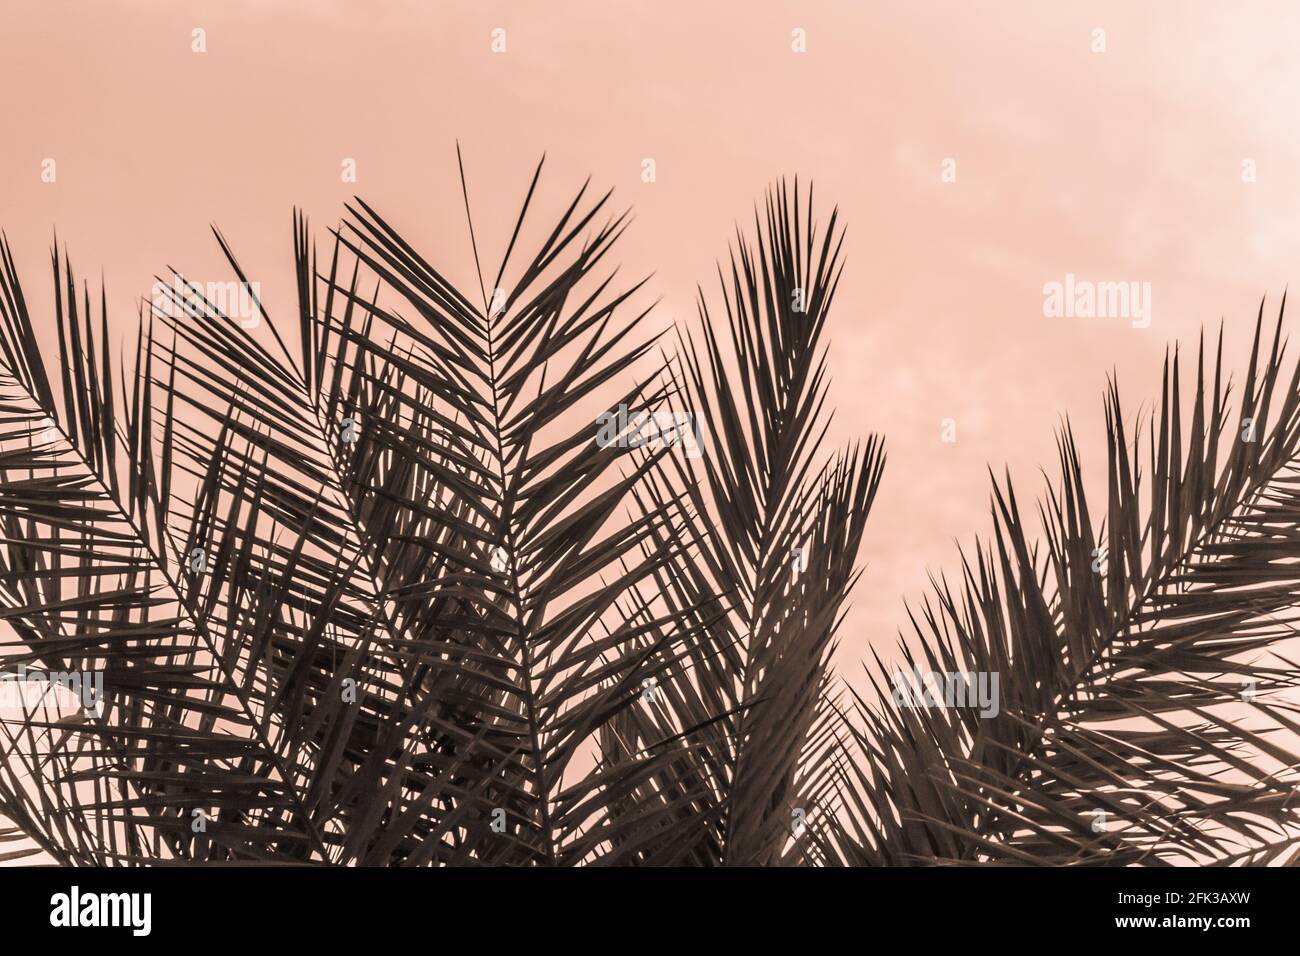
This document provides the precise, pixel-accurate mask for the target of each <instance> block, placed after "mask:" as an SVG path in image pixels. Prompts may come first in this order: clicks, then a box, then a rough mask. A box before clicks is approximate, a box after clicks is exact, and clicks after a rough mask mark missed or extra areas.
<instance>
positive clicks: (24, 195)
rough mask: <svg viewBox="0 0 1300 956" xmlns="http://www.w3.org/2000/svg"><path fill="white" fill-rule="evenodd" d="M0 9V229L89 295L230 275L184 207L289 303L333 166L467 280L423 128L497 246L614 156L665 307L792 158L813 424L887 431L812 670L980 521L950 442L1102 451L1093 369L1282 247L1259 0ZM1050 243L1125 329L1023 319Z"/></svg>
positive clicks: (669, 309)
mask: <svg viewBox="0 0 1300 956" xmlns="http://www.w3.org/2000/svg"><path fill="white" fill-rule="evenodd" d="M715 7H717V8H718V9H715ZM738 10H743V15H739V16H738V15H737V11H738ZM2 22H3V27H2V29H3V33H0V115H2V116H3V117H4V120H5V132H4V136H3V137H0V225H2V226H3V228H4V229H5V230H6V231H7V233H8V236H9V239H10V241H11V242H12V243H13V245H14V249H15V255H16V258H17V260H18V265H19V268H20V269H21V270H22V273H23V275H24V276H25V277H26V283H27V285H28V287H29V289H31V290H32V291H34V292H35V291H39V293H40V294H39V295H35V296H33V298H34V300H35V303H36V304H37V305H44V304H45V303H46V302H47V301H48V298H49V296H48V292H49V276H48V247H49V243H50V238H51V235H52V230H53V229H54V228H55V227H57V229H58V231H59V236H60V240H61V241H66V242H67V243H68V245H69V247H70V250H71V253H72V257H73V262H74V265H76V266H77V268H78V269H79V270H80V271H81V273H82V274H83V275H85V276H87V277H88V278H90V279H92V280H93V279H96V278H97V277H98V275H99V273H100V270H101V269H102V270H103V274H104V276H105V277H106V281H107V284H108V290H109V304H110V312H111V313H112V314H115V315H116V316H117V317H118V319H119V320H122V324H121V325H120V326H119V327H122V328H124V327H126V323H127V322H133V321H134V306H133V302H134V301H135V299H136V298H137V297H138V296H140V295H143V294H145V293H147V292H148V290H149V287H150V285H151V283H152V277H153V275H154V273H155V272H159V271H161V270H163V268H164V266H165V265H167V264H171V265H175V266H177V267H178V268H180V269H182V270H183V271H185V272H186V273H187V274H191V275H195V276H202V277H203V278H213V279H225V278H228V276H227V275H226V274H225V273H224V272H217V271H215V270H216V267H217V266H218V263H219V260H218V254H217V250H216V246H215V243H213V242H212V240H211V238H210V236H209V234H208V231H207V227H208V224H209V223H210V222H211V223H216V224H218V225H220V227H221V228H222V230H223V231H224V232H225V234H226V236H227V237H228V238H229V240H230V241H231V243H232V244H233V246H234V247H235V250H236V252H237V253H238V255H239V256H240V258H241V260H242V261H243V262H244V264H245V266H246V267H247V268H248V269H249V271H250V274H251V277H252V278H254V279H255V280H258V281H260V283H261V285H262V290H263V294H264V298H265V299H266V301H267V305H268V308H269V309H270V310H271V313H272V315H277V316H280V317H281V318H282V320H283V322H284V328H286V329H288V330H292V329H293V328H294V326H293V318H292V309H293V303H294V290H293V286H292V274H291V271H290V266H291V252H292V247H291V242H290V231H289V225H290V210H291V208H292V207H293V206H294V205H298V206H301V207H303V208H305V209H306V210H307V211H308V212H309V213H310V214H311V215H312V216H313V217H314V222H315V224H316V225H317V227H319V228H321V229H323V228H324V227H325V226H328V225H330V224H332V223H333V222H334V221H335V220H336V219H337V217H338V216H339V214H340V213H341V210H342V203H343V202H344V201H345V200H346V199H347V198H349V197H350V196H351V195H352V194H353V193H354V192H355V193H358V194H360V195H361V196H363V197H364V198H365V199H366V200H367V201H368V202H369V203H371V204H372V205H373V206H375V207H376V208H377V209H379V210H380V211H381V212H383V213H384V214H385V215H389V216H391V218H392V219H393V221H394V222H395V223H396V224H397V225H398V226H399V227H400V228H402V229H403V230H404V231H405V232H406V233H407V234H408V235H409V236H410V237H411V238H412V239H413V240H414V241H415V242H416V243H417V245H419V246H420V247H421V249H422V250H424V251H425V252H426V253H427V254H428V256H429V257H430V258H431V259H434V260H436V261H441V262H447V263H451V264H452V266H453V268H452V272H453V274H455V275H457V276H458V277H459V278H460V279H461V280H462V281H463V282H464V283H465V284H466V285H470V284H472V283H473V281H474V280H473V279H472V272H470V271H468V260H467V259H466V258H465V256H466V249H467V246H466V239H465V231H464V220H463V212H462V211H461V209H460V205H459V204H460V196H459V192H458V185H457V180H456V176H455V145H454V144H455V142H456V140H459V141H460V142H461V144H462V147H463V149H464V151H465V158H466V164H467V167H468V169H469V173H470V177H471V190H472V192H473V193H474V196H473V198H474V204H475V215H476V220H477V222H478V224H479V226H480V227H481V228H482V230H483V232H482V233H481V234H480V241H481V242H483V243H484V245H485V246H487V247H489V248H492V249H494V250H495V251H497V252H498V253H499V251H500V248H501V243H502V240H503V238H504V237H503V236H502V235H501V234H502V232H503V231H504V230H506V229H507V228H508V226H509V224H510V215H511V214H512V213H513V212H514V210H515V208H516V207H517V204H518V202H519V201H520V199H521V197H522V193H523V190H524V188H525V186H526V184H527V178H528V176H529V175H530V173H531V170H532V167H533V165H534V163H535V162H536V160H537V158H538V157H539V156H540V155H541V154H542V153H543V152H545V153H547V155H548V170H549V172H548V175H547V177H546V183H547V185H548V189H549V190H551V191H552V192H551V195H552V196H553V197H556V198H561V197H563V196H564V195H565V194H566V193H568V192H569V191H571V190H572V189H574V188H576V187H577V185H579V184H580V182H581V180H582V179H583V178H584V177H585V176H586V175H587V174H591V175H592V176H593V181H594V185H595V186H597V187H600V188H602V189H603V188H608V187H614V188H615V190H616V192H615V198H616V200H617V201H618V202H620V203H621V204H622V205H631V206H633V207H635V210H636V222H635V224H634V225H633V228H632V230H631V231H630V232H629V233H628V235H627V237H626V239H625V241H624V242H623V244H622V261H623V262H624V263H625V266H626V272H627V274H628V276H629V277H631V276H639V275H641V274H644V273H647V272H651V271H653V272H654V273H655V277H654V278H653V280H652V282H651V286H652V288H653V290H654V291H655V292H656V293H657V294H659V295H662V297H663V303H662V306H661V311H660V316H659V320H660V322H661V323H664V324H666V323H668V322H670V321H671V320H672V319H674V318H682V319H686V320H693V318H694V308H693V304H692V301H693V291H694V283H695V282H696V281H697V280H701V281H704V280H708V279H709V278H710V277H711V276H712V274H713V263H714V261H715V259H717V258H718V257H719V256H721V255H723V254H724V253H725V250H726V243H727V241H728V240H729V238H730V236H731V234H732V228H733V223H734V222H735V221H736V220H737V219H742V220H747V219H748V217H749V211H750V209H751V207H752V204H753V203H754V201H755V200H757V199H758V198H759V197H760V196H761V194H762V191H763V189H764V187H765V185H766V184H767V183H768V182H769V181H771V180H772V179H773V178H774V177H777V176H780V175H782V174H795V173H797V174H799V176H800V177H801V179H804V178H811V179H813V180H814V181H815V182H816V186H817V193H818V196H819V197H820V200H821V202H822V203H823V204H829V203H830V202H837V203H838V204H839V205H840V207H841V211H842V213H843V215H844V217H845V218H846V220H847V223H848V230H849V231H848V241H847V244H846V250H847V256H848V267H847V270H846V273H845V279H844V281H843V284H842V287H841V291H840V294H839V298H838V300H837V303H836V308H835V310H834V312H833V314H832V316H831V320H830V339H831V353H830V364H831V370H832V374H833V382H832V391H831V396H832V400H833V403H834V404H835V405H836V406H837V407H838V411H837V414H836V420H835V424H834V426H833V428H832V431H831V435H830V441H831V442H833V443H834V444H841V443H844V442H847V441H848V440H850V439H851V438H853V437H856V436H859V435H864V434H865V433H866V432H868V431H881V432H884V433H885V435H886V436H887V446H888V450H889V465H888V468H887V470H886V473H885V478H884V483H883V487H882V491H881V494H880V496H879V498H878V499H877V503H876V507H875V511H874V513H873V516H872V519H871V521H870V523H869V525H868V531H867V540H866V544H865V547H864V550H863V555H862V558H863V561H864V562H866V563H867V565H868V569H867V573H866V575H865V577H864V578H863V581H862V583H861V585H860V586H859V588H858V590H857V592H856V593H855V597H854V610H853V612H852V613H851V614H850V616H849V619H848V621H847V623H846V625H845V628H844V630H843V632H842V635H841V641H842V644H843V648H842V652H841V662H842V663H843V664H844V665H846V666H845V670H847V671H856V665H855V664H853V661H854V660H855V659H856V658H858V657H860V656H861V655H862V653H863V652H864V651H865V649H866V648H867V646H868V645H869V644H871V643H875V644H876V645H877V647H880V648H881V649H882V650H883V649H887V648H888V647H889V646H890V645H892V643H893V637H894V634H895V633H896V631H897V628H898V626H899V625H900V624H901V623H902V622H903V621H904V620H905V617H904V613H903V599H904V598H905V597H907V598H911V599H914V598H915V597H917V596H918V595H919V594H921V593H922V591H923V589H924V586H925V580H926V571H927V569H930V570H934V571H940V570H943V569H952V568H954V567H955V557H956V549H955V547H954V541H960V542H962V543H963V544H969V543H970V542H971V541H972V540H973V538H974V536H975V535H976V534H977V533H978V534H983V533H985V532H986V531H987V529H988V525H989V522H988V518H987V515H988V479H987V471H986V466H992V467H993V468H994V469H995V470H996V471H998V472H999V473H1000V472H1001V470H1002V468H1003V466H1004V465H1005V466H1009V467H1010V468H1011V471H1012V474H1013V476H1015V477H1016V478H1017V479H1018V482H1019V489H1020V492H1021V494H1022V495H1024V496H1025V497H1026V498H1028V497H1029V496H1030V495H1031V493H1037V492H1038V491H1039V489H1040V488H1041V487H1042V479H1041V477H1040V475H1039V474H1038V468H1039V467H1040V466H1043V467H1048V466H1051V467H1050V468H1049V473H1050V474H1052V475H1053V476H1055V471H1054V468H1055V444H1054V437H1053V430H1054V428H1055V427H1056V425H1057V424H1058V422H1059V421H1060V419H1061V416H1063V415H1064V414H1066V413H1067V412H1068V413H1069V414H1070V415H1071V419H1072V421H1073V423H1074V425H1075V427H1076V431H1077V433H1078V436H1079V438H1080V441H1081V444H1082V447H1083V450H1084V453H1085V455H1088V453H1089V452H1090V451H1091V453H1092V454H1091V457H1089V458H1085V465H1087V464H1089V463H1091V464H1092V466H1093V468H1094V469H1095V468H1096V467H1097V466H1100V465H1104V457H1103V454H1104V451H1103V447H1102V446H1101V445H1100V444H1099V441H1098V439H1099V436H1100V434H1101V425H1102V421H1103V419H1102V411H1101V396H1102V389H1103V386H1104V383H1105V375H1106V373H1107V372H1108V371H1109V370H1110V369H1112V368H1114V369H1116V370H1117V372H1118V374H1119V377H1120V382H1121V385H1122V386H1123V390H1124V394H1125V396H1126V398H1127V402H1128V403H1129V409H1130V412H1131V413H1132V412H1135V411H1136V410H1137V408H1138V406H1139V404H1141V403H1149V402H1150V401H1151V400H1152V399H1154V398H1157V397H1158V394H1159V392H1158V388H1159V377H1158V376H1159V362H1160V358H1161V355H1162V353H1163V349H1164V347H1165V344H1166V343H1167V342H1169V341H1171V340H1178V339H1181V340H1182V341H1184V342H1185V343H1187V344H1188V345H1192V344H1194V339H1195V335H1196V333H1197V330H1198V329H1199V328H1200V327H1201V326H1202V325H1207V326H1209V325H1212V326H1216V327H1217V323H1218V321H1219V319H1220V317H1223V318H1225V319H1226V320H1227V322H1228V323H1229V335H1230V342H1231V343H1232V353H1231V354H1232V359H1233V367H1236V368H1240V364H1241V363H1240V361H1239V359H1240V356H1241V350H1242V348H1243V346H1244V342H1243V340H1244V338H1245V337H1246V335H1247V334H1248V332H1249V329H1250V327H1251V324H1252V322H1253V318H1254V313H1255V310H1256V308H1257V307H1258V304H1259V299H1260V297H1261V296H1263V295H1265V294H1267V295H1268V296H1269V299H1270V303H1275V302H1276V301H1277V299H1278V297H1279V296H1280V293H1281V292H1282V290H1283V288H1284V287H1285V286H1286V284H1287V283H1288V282H1289V281H1291V280H1292V279H1294V278H1296V277H1297V275H1298V273H1297V272H1296V270H1295V268H1294V266H1295V263H1296V259H1295V256H1294V250H1295V248H1296V246H1297V240H1298V239H1300V237H1298V236H1297V231H1298V230H1300V208H1298V207H1300V115H1297V113H1296V111H1295V110H1294V106H1293V101H1292V97H1291V95H1290V94H1291V91H1292V90H1294V89H1295V88H1296V86H1297V83H1298V82H1300V60H1297V59H1296V58H1295V56H1294V41H1295V37H1296V36H1297V29H1296V28H1297V26H1298V25H1300V14H1298V13H1297V11H1296V10H1295V8H1294V6H1293V5H1289V4H1281V3H1279V4H1267V3H1251V4H1248V5H1242V4H1237V3H1220V4H1206V3H1184V2H1178V3H1173V2H1164V3H1142V4H1133V3H1092V4H1088V5H1087V9H1086V10H1085V9H1083V8H1082V5H1080V6H1079V8H1078V9H1076V8H1075V5H1069V6H1067V5H1065V4H1046V3H998V4H973V3H964V2H963V3H942V4H940V3H924V2H918V3H874V2H873V3H862V2H850V0H815V2H814V0H802V2H796V0H786V2H773V0H762V2H754V0H749V2H745V3H744V4H743V5H740V4H729V5H723V4H717V5H714V4H704V3H700V2H698V0H692V2H660V3H631V2H618V0H600V2H595V0H587V2H554V0H552V2H547V3H538V2H535V0H533V2H509V3H507V2H473V3H471V2H468V0H466V2H437V3H415V2H409V3H397V2H367V3H364V4H363V3H348V4H345V3H335V2H322V0H313V2H310V3H308V2H289V0H282V2H256V0H221V2H215V0H213V2H193V3H183V2H179V3H178V2H162V0H97V2H95V3H78V4H72V3H64V2H52V0H40V2H29V0H7V2H6V3H5V14H4V18H3V21H2ZM497 27H501V28H504V29H505V30H506V39H507V49H506V52H505V53H502V54H494V53H493V52H492V51H491V48H490V43H491V31H492V30H493V29H494V28H497ZM194 28H202V29H203V30H205V31H206V44H207V52H205V53H194V52H192V50H191V31H192V30H193V29H194ZM796 28H800V29H803V30H804V31H806V36H807V52H806V53H802V54H798V53H794V52H793V51H792V50H791V31H792V30H794V29H796ZM1097 28H1100V29H1103V30H1104V31H1105V38H1106V51H1105V52H1104V53H1094V52H1092V50H1091V49H1090V48H1091V45H1092V44H1093V42H1094V41H1093V36H1094V34H1093V31H1094V29H1097ZM46 158H53V159H54V160H55V161H56V163H57V181H56V182H55V183H43V182H41V170H42V166H41V164H42V161H43V160H44V159H46ZM345 158H352V159H355V160H356V162H357V171H358V178H357V182H356V183H355V184H350V183H343V182H341V179H340V164H341V162H342V161H343V160H344V159H345ZM645 158H653V159H654V160H655V161H656V165H657V181H656V182H655V183H653V184H647V183H643V182H641V178H640V174H641V168H642V165H641V164H642V160H643V159H645ZM946 158H952V159H955V161H956V171H957V178H956V181H955V182H950V183H945V182H942V181H941V176H940V172H941V164H942V163H943V161H944V160H945V159H946ZM1246 160H1251V161H1253V162H1254V168H1255V169H1256V170H1257V180H1256V181H1254V182H1243V177H1242V170H1243V161H1246ZM824 209H825V205H824ZM204 270H209V272H210V273H211V274H210V275H209V274H205V273H204ZM1066 273H1074V274H1075V275H1076V276H1078V277H1080V278H1083V279H1092V280H1104V281H1138V282H1149V283H1151V288H1152V306H1153V322H1152V324H1151V327H1150V328H1147V329H1134V328H1132V327H1131V325H1130V323H1129V322H1127V321H1125V320H1122V319H1065V318H1046V317H1044V314H1043V292H1042V289H1043V285H1044V283H1046V282H1051V281H1061V280H1063V279H1064V277H1065V274H1066ZM945 418H953V419H955V421H956V425H957V441H956V443H955V444H945V443H943V442H941V440H940V430H941V422H942V420H943V419H945Z"/></svg>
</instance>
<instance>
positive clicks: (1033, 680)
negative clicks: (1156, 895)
mask: <svg viewBox="0 0 1300 956" xmlns="http://www.w3.org/2000/svg"><path fill="white" fill-rule="evenodd" d="M1283 308H1285V303H1284V306H1283ZM1281 322H1282V320H1281V314H1279V318H1278V326H1277V330H1276V332H1275V333H1274V336H1273V340H1272V345H1271V347H1268V349H1267V353H1266V354H1265V353H1264V352H1263V351H1262V348H1263V346H1262V344H1261V335H1262V332H1263V331H1264V319H1263V309H1262V307H1261V311H1260V316H1259V320H1258V322H1257V324H1256V328H1255V342H1254V347H1253V350H1252V353H1251V359H1250V364H1249V366H1248V369H1247V373H1246V378H1245V385H1244V389H1243V391H1242V395H1241V398H1240V407H1239V409H1238V411H1237V414H1236V418H1235V420H1234V419H1233V417H1232V415H1231V414H1230V408H1229V396H1230V392H1231V389H1230V387H1229V384H1228V381H1227V380H1226V377H1225V373H1224V371H1223V368H1222V334H1220V342H1219V348H1218V351H1217V352H1216V355H1215V358H1214V362H1213V368H1212V369H1211V368H1209V367H1208V366H1207V360H1206V356H1205V351H1204V347H1203V346H1202V348H1201V350H1200V354H1199V356H1198V362H1197V367H1196V386H1195V391H1194V393H1193V395H1192V397H1191V403H1190V421H1189V422H1188V423H1187V424H1186V425H1184V416H1185V415H1186V414H1187V412H1188V409H1189V406H1187V405H1185V404H1184V402H1183V397H1182V395H1181V394H1180V392H1181V390H1180V367H1179V357H1178V355H1177V352H1175V354H1174V355H1173V357H1172V361H1170V360H1169V359H1168V358H1166V362H1165V375H1164V391H1163V394H1162V398H1161V405H1160V409H1159V411H1158V412H1153V414H1152V415H1151V418H1150V425H1149V428H1148V430H1147V434H1146V435H1145V438H1144V436H1142V435H1141V434H1135V435H1134V436H1133V439H1132V442H1131V444H1130V439H1129V437H1128V433H1127V432H1126V430H1125V425H1124V416H1123V414H1122V411H1121V407H1120V399H1119V391H1118V387H1117V386H1116V385H1115V384H1114V383H1113V382H1112V383H1111V385H1110V388H1109V390H1108V394H1107V398H1106V423H1107V430H1108V438H1109V440H1108V448H1107V465H1108V467H1107V481H1106V489H1105V490H1106V500H1105V502H1104V506H1103V509H1102V513H1101V521H1100V523H1098V519H1097V517H1096V509H1095V508H1090V505H1089V502H1088V498H1087V495H1086V494H1085V490H1084V479H1083V469H1082V465H1081V460H1080V455H1079V452H1078V450H1077V449H1076V447H1075V443H1074V439H1073V436H1072V434H1071V431H1070V429H1069V426H1068V424H1067V425H1066V426H1065V427H1064V429H1063V433H1062V434H1061V436H1060V442H1059V444H1060V456H1061V471H1062V480H1061V483H1060V485H1058V486H1056V487H1054V488H1050V489H1049V492H1048V496H1047V498H1046V500H1045V501H1044V502H1043V503H1042V505H1041V506H1040V508H1039V512H1040V516H1041V519H1042V523H1043V526H1044V529H1045V534H1046V541H1045V544H1044V545H1043V547H1042V548H1041V549H1036V548H1035V547H1034V546H1032V545H1031V544H1030V541H1029V532H1028V528H1027V522H1026V521H1024V519H1023V518H1022V517H1021V514H1020V511H1019V508H1018V505H1017V502H1016V498H1015V495H1014V493H1013V491H1012V489H1011V486H1010V482H1009V480H1008V481H1007V482H1006V483H1005V485H1003V486H998V485H997V484H995V487H994V496H993V518H994V522H995V527H996V530H995V534H994V539H993V541H992V542H991V543H990V544H989V545H988V546H987V547H985V546H982V545H981V546H980V547H979V549H978V551H977V553H976V555H975V557H974V559H973V560H969V559H964V560H963V564H962V581H961V584H960V586H958V587H953V586H951V585H949V583H948V582H947V581H946V580H940V581H938V582H936V583H935V586H934V588H935V590H934V594H933V596H932V597H931V598H929V599H927V600H926V602H925V604H924V607H923V608H922V609H921V613H920V615H919V618H918V617H917V616H914V617H913V622H914V624H915V629H916V636H917V638H918V640H919V643H917V644H915V646H908V645H904V647H903V651H902V660H903V665H902V671H903V672H904V673H905V672H907V671H911V672H912V673H913V674H915V673H917V672H921V673H925V672H940V673H972V672H974V673H978V672H995V673H997V674H999V675H1000V678H1001V680H1000V695H999V696H1000V708H999V710H998V712H997V714H996V715H995V716H991V717H982V716H981V715H980V714H979V713H977V712H976V711H975V710H974V709H972V708H965V709H960V708H959V709H946V708H934V707H924V706H916V704H917V703H918V702H920V703H924V700H921V701H918V698H917V696H916V695H915V694H914V693H909V689H915V687H916V682H915V680H913V681H912V683H911V684H910V685H909V684H908V683H906V681H898V680H897V679H896V678H895V676H894V675H895V674H898V673H899V671H898V670H892V671H891V670H890V669H889V668H887V667H886V666H885V665H884V664H883V663H882V662H881V661H880V660H879V658H877V660H876V662H875V665H874V667H873V668H872V669H871V670H872V674H873V682H874V687H875V690H876V691H877V693H878V695H879V697H880V700H879V701H876V700H867V699H863V698H859V699H858V700H857V702H856V707H855V710H856V715H857V717H858V718H860V720H858V721H857V722H856V725H857V728H858V730H857V738H858V742H859V744H860V745H861V748H862V753H863V759H862V761H861V763H859V764H849V763H843V762H842V763H841V765H840V766H841V768H842V776H841V788H842V791H843V792H844V793H845V794H846V795H849V796H850V799H851V800H852V801H854V812H853V813H848V814H842V815H841V816H840V817H838V818H836V820H835V821H833V825H832V826H830V827H828V828H827V832H826V833H825V834H824V838H825V843H826V845H827V846H828V847H830V848H831V849H832V854H831V855H832V858H834V859H836V860H838V861H840V862H849V863H858V864H887V863H914V862H935V863H947V864H972V863H1011V864H1056V865H1075V864H1116V865H1121V864H1135V863H1137V864H1148V865H1159V864H1170V863H1174V864H1177V863H1182V864H1204V863H1210V862H1215V863H1223V864H1231V863H1242V862H1245V863H1256V864H1263V863H1267V862H1271V861H1274V860H1288V861H1290V862H1295V861H1296V849H1297V844H1296V838H1297V836H1298V835H1300V814H1298V813H1297V810H1298V809H1300V806H1298V804H1297V800H1296V797H1295V784H1296V770H1297V767H1300V749H1298V748H1297V741H1296V732H1297V731H1300V724H1297V722H1296V720H1295V706H1294V703H1292V702H1290V701H1288V699H1287V697H1288V696H1289V695H1288V694H1286V693H1285V692H1286V691H1287V690H1288V689H1290V688H1294V687H1296V686H1297V683H1298V681H1297V674H1296V670H1297V668H1296V665H1295V664H1294V663H1293V662H1292V660H1291V659H1288V656H1287V655H1290V654H1292V653H1293V651H1292V650H1291V647H1292V644H1293V641H1292V639H1293V638H1294V636H1295V629H1294V620H1295V607H1296V604H1297V595H1298V594H1300V564H1298V563H1297V562H1296V558H1297V557H1298V556H1300V545H1298V544H1297V530H1298V529H1300V499H1298V498H1297V497H1296V481H1297V479H1296V466H1297V456H1300V372H1295V371H1293V372H1292V373H1291V374H1290V375H1289V376H1288V375H1286V374H1284V372H1283V350H1284V343H1283V341H1282V325H1281ZM1211 375H1212V376H1213V379H1212V380H1211V378H1210V376H1211ZM1144 443H1145V445H1146V448H1145V449H1144V448H1143V444H1144ZM1144 457H1145V458H1146V459H1147V461H1149V463H1150V464H1149V468H1148V470H1147V472H1146V476H1145V481H1144V475H1143V472H1142V468H1141V466H1140V463H1141V461H1142V459H1143V458H1144ZM900 705H901V706H900Z"/></svg>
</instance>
